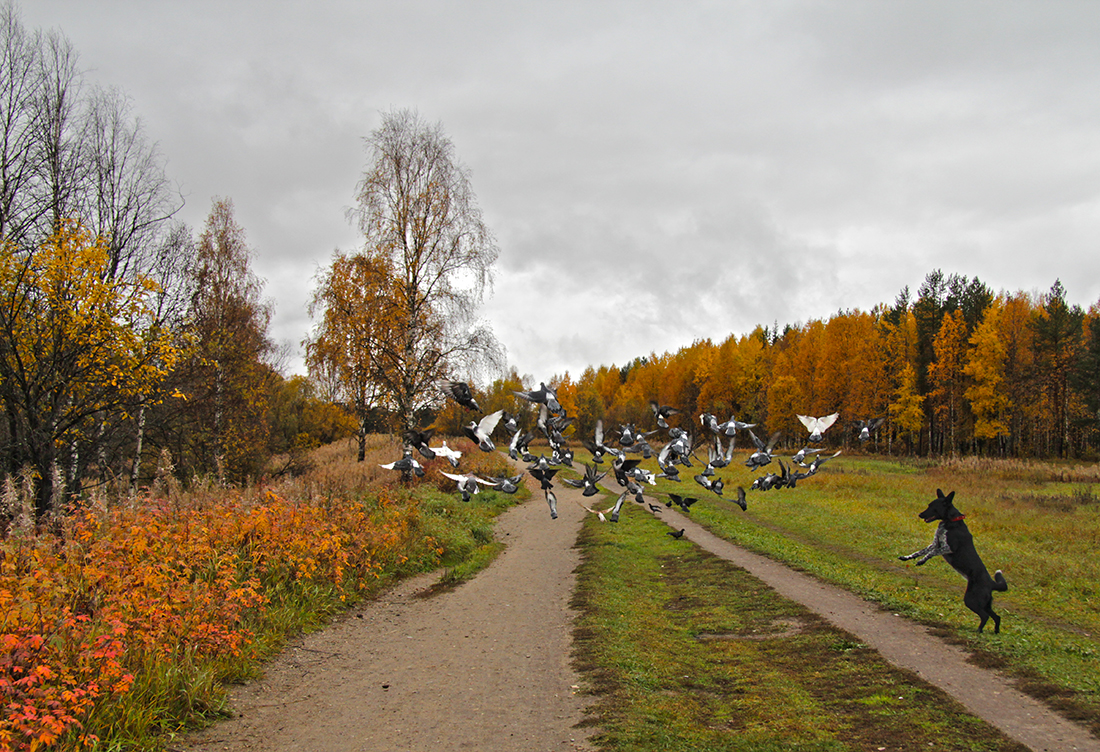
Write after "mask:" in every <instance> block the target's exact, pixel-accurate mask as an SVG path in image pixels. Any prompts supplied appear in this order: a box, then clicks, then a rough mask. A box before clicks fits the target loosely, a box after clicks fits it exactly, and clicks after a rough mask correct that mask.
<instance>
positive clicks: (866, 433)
mask: <svg viewBox="0 0 1100 752" xmlns="http://www.w3.org/2000/svg"><path fill="white" fill-rule="evenodd" d="M885 422H886V418H871V419H870V420H857V421H856V428H857V429H859V440H860V441H867V440H869V439H870V438H871V432H872V431H875V430H877V429H878V427H879V426H881V425H882V424H883V423H885Z"/></svg>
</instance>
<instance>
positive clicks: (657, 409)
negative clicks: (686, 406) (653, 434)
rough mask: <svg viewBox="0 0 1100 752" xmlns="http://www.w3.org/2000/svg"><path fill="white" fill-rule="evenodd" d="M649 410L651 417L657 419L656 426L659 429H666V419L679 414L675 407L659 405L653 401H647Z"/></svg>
mask: <svg viewBox="0 0 1100 752" xmlns="http://www.w3.org/2000/svg"><path fill="white" fill-rule="evenodd" d="M649 409H650V410H652V411H653V416H654V417H655V418H657V425H658V426H660V427H661V428H668V421H667V420H666V418H668V417H669V416H672V415H679V413H680V411H679V410H677V409H676V408H675V407H669V406H668V405H659V404H657V402H656V401H655V400H650V401H649Z"/></svg>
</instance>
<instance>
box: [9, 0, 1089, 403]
mask: <svg viewBox="0 0 1100 752" xmlns="http://www.w3.org/2000/svg"><path fill="white" fill-rule="evenodd" d="M19 7H20V8H21V10H22V15H23V19H24V24H25V25H26V26H27V27H28V28H32V29H33V28H59V29H61V30H62V31H63V32H64V33H65V34H66V36H68V37H69V39H71V40H72V42H73V43H74V45H75V47H76V48H77V50H78V51H79V53H80V59H81V62H82V64H83V66H84V68H85V69H87V71H88V77H89V79H90V80H91V81H94V82H96V83H100V84H103V85H109V86H110V85H113V86H117V87H119V88H120V89H122V90H123V91H125V92H126V93H127V94H129V95H130V96H131V97H132V99H133V101H134V109H135V111H136V112H137V113H138V114H139V115H140V116H141V117H142V119H143V121H144V124H145V127H146V131H147V133H148V135H149V136H150V138H151V139H152V140H155V141H157V142H158V143H159V145H160V149H161V151H162V153H163V155H164V157H165V158H166V159H167V171H168V174H169V176H170V177H171V178H172V179H173V180H175V181H177V182H178V183H179V185H180V187H181V190H182V192H183V194H184V196H185V198H186V201H187V204H186V206H185V208H184V209H183V212H182V216H183V219H184V220H185V221H187V222H188V223H189V224H190V225H191V226H192V227H193V228H195V232H196V233H197V232H198V231H200V230H201V229H202V226H203V224H204V222H205V218H206V216H207V214H208V213H209V211H210V207H211V200H212V198H213V197H215V196H218V197H228V198H231V199H232V200H233V202H234V205H235V208H236V216H237V219H238V221H239V222H240V224H241V225H242V226H243V227H244V229H245V231H246V233H247V236H248V239H249V242H250V244H251V246H252V247H253V249H254V251H255V262H254V263H255V266H254V268H255V271H256V273H257V274H258V275H259V276H260V277H262V278H263V279H265V280H266V286H265V294H266V295H267V296H268V297H270V298H271V299H272V300H273V301H274V303H275V318H274V322H273V330H272V334H273V337H274V338H275V339H276V340H278V341H279V342H280V343H289V345H290V347H291V348H292V350H293V355H292V357H291V358H290V360H289V362H288V368H287V371H288V375H289V373H294V372H304V368H303V366H302V365H301V348H300V341H301V339H302V338H303V337H304V336H305V335H306V334H307V332H308V331H309V327H310V324H311V322H310V319H309V316H308V314H307V311H306V303H307V301H308V300H309V297H310V294H311V292H312V289H313V286H314V277H315V275H316V273H317V272H318V270H319V269H320V268H322V267H324V266H326V265H327V264H328V263H329V262H330V260H331V255H332V252H333V251H334V250H335V249H337V248H340V249H345V250H351V249H354V248H355V247H356V245H357V242H358V240H357V236H356V233H355V231H354V229H353V227H352V226H351V225H350V224H349V222H348V220H347V219H346V215H345V212H346V209H347V208H348V207H349V206H350V205H351V204H352V202H353V195H354V188H355V183H356V181H357V179H358V177H359V176H360V174H361V173H362V172H363V169H364V167H365V158H366V154H365V151H364V148H363V137H365V136H367V135H368V134H369V133H370V132H371V131H373V130H374V129H375V128H377V127H378V125H379V123H380V122H381V115H382V113H383V112H386V111H389V110H392V109H401V108H411V109H416V110H417V111H418V112H419V113H420V115H421V117H422V118H423V119H424V120H427V121H429V122H436V121H438V122H440V123H441V124H442V126H443V129H444V131H445V132H446V133H447V134H448V135H449V136H450V138H451V140H452V141H453V142H454V145H455V150H456V153H457V155H458V157H459V159H460V160H461V161H462V162H463V163H464V164H465V165H466V166H467V167H468V168H469V169H470V171H471V173H472V180H473V187H474V191H475V193H476V194H477V197H478V200H479V203H480V206H481V208H482V210H483V212H484V215H485V218H486V220H487V221H488V224H489V225H490V227H491V229H492V231H493V232H494V234H495V236H496V238H497V241H498V244H499V246H500V251H501V253H500V259H499V261H498V264H497V276H496V284H495V290H494V294H493V297H492V299H491V300H490V301H489V303H488V304H487V306H486V307H485V309H484V311H483V314H484V316H485V318H486V319H487V320H489V321H490V322H491V324H492V327H493V329H494V331H495V332H496V335H497V337H498V338H499V339H500V340H501V342H502V343H503V344H504V346H505V347H506V348H507V354H508V362H509V363H510V364H511V365H513V366H515V368H516V369H517V370H518V371H519V373H520V374H521V375H530V376H532V377H533V378H534V380H535V382H536V383H537V381H539V380H549V379H550V377H551V376H552V375H555V374H562V373H564V372H565V371H566V370H568V371H569V372H570V373H571V374H572V375H573V376H574V378H575V377H578V376H579V375H580V374H581V372H582V371H583V370H584V368H585V367H586V366H588V365H594V366H599V365H601V364H604V365H611V364H612V363H614V364H617V365H623V364H624V363H626V362H627V361H629V360H631V359H633V358H634V357H635V356H638V355H647V354H649V353H650V352H656V353H658V354H659V353H662V352H665V351H675V350H677V349H679V348H680V347H682V346H685V345H689V344H690V343H691V342H692V341H694V340H696V339H699V338H705V337H709V338H712V339H714V340H716V341H717V340H721V339H724V338H725V337H726V336H728V335H729V334H731V333H736V334H745V333H748V332H750V331H751V330H752V329H753V328H754V327H755V326H756V325H757V324H767V325H771V324H773V323H775V322H778V324H779V326H780V327H782V326H783V325H784V324H797V323H800V322H806V321H808V320H812V319H825V318H828V317H829V316H830V315H832V314H833V313H835V312H836V311H838V310H840V309H855V308H859V309H861V310H870V308H871V307H873V306H874V305H875V304H876V303H883V302H885V303H889V302H892V301H893V300H894V298H895V296H896V295H897V293H898V292H899V291H900V290H901V288H902V287H904V286H906V285H908V286H909V287H910V288H911V290H912V291H913V293H914V294H915V292H916V289H917V287H919V285H920V284H921V282H922V281H923V280H924V278H925V276H926V274H927V273H928V272H930V271H932V270H933V269H942V270H943V271H944V272H945V273H948V274H949V273H958V274H962V275H966V276H968V277H975V276H976V277H978V278H979V279H981V280H982V281H984V282H985V283H986V284H987V285H989V286H990V287H991V288H992V289H993V290H994V291H1000V290H1007V291H1016V290H1021V289H1022V290H1026V291H1038V292H1043V291H1047V290H1049V289H1050V287H1051V285H1052V284H1053V283H1054V280H1055V279H1056V278H1060V279H1061V280H1062V282H1063V284H1064V285H1065V287H1066V290H1067V297H1068V299H1069V300H1070V302H1071V303H1077V304H1080V305H1082V306H1084V307H1086V308H1087V307H1088V306H1089V305H1091V304H1093V303H1096V302H1097V301H1098V300H1100V252H1097V240H1098V239H1100V2H1092V1H1091V0H1079V1H1077V2H1055V1H1052V0H1042V1H1041V2H1040V1H1039V0H1035V2H1012V1H1011V0H991V1H989V2H963V1H960V0H948V1H944V2H932V1H930V0H914V1H912V2H901V1H892V2H882V1H881V0H869V1H867V2H848V1H845V2H809V1H806V2H780V1H777V0H759V1H758V2H717V1H716V2H692V1H685V0H677V2H665V3H654V2H601V1H599V0H581V1H578V2H562V1H561V0H553V1H552V2H551V1H549V0H548V1H546V2H511V1H508V0H498V1H497V2H488V1H486V2H476V1H475V2H471V1H469V0H464V1H463V2H458V1H457V0H456V1H454V2H445V1H443V0H438V1H435V2H417V1H416V0H394V1H393V2H370V1H366V0H341V1H340V2H323V1H319V0H306V1H303V2H297V1H293V0H264V1H263V2H260V1H259V0H255V1H254V2H237V1H236V0H214V1H213V2H199V1H197V0H188V1H187V2H174V1H173V2H168V1H165V2H158V1H157V0H22V2H21V3H20V4H19Z"/></svg>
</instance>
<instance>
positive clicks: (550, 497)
mask: <svg viewBox="0 0 1100 752" xmlns="http://www.w3.org/2000/svg"><path fill="white" fill-rule="evenodd" d="M543 488H545V490H546V503H547V504H549V505H550V519H552V520H556V519H557V518H558V497H557V496H555V495H554V492H553V491H551V490H550V489H549V488H546V487H545V486H544V487H543Z"/></svg>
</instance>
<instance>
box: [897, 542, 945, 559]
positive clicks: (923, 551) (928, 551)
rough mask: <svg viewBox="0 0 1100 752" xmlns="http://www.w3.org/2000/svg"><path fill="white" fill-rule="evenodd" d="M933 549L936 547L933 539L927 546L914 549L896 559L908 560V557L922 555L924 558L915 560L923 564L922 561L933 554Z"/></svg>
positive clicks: (912, 557)
mask: <svg viewBox="0 0 1100 752" xmlns="http://www.w3.org/2000/svg"><path fill="white" fill-rule="evenodd" d="M935 549H936V543H935V541H933V542H932V543H930V544H928V545H927V546H925V547H924V548H922V549H921V550H920V551H914V552H913V553H911V554H907V555H905V556H899V557H898V560H899V561H909V560H910V559H915V558H917V557H918V556H923V557H924V558H923V559H921V560H920V561H918V562H917V564H923V563H924V562H926V561H928V559H930V558H931V557H933V556H935V553H933V551H935Z"/></svg>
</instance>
